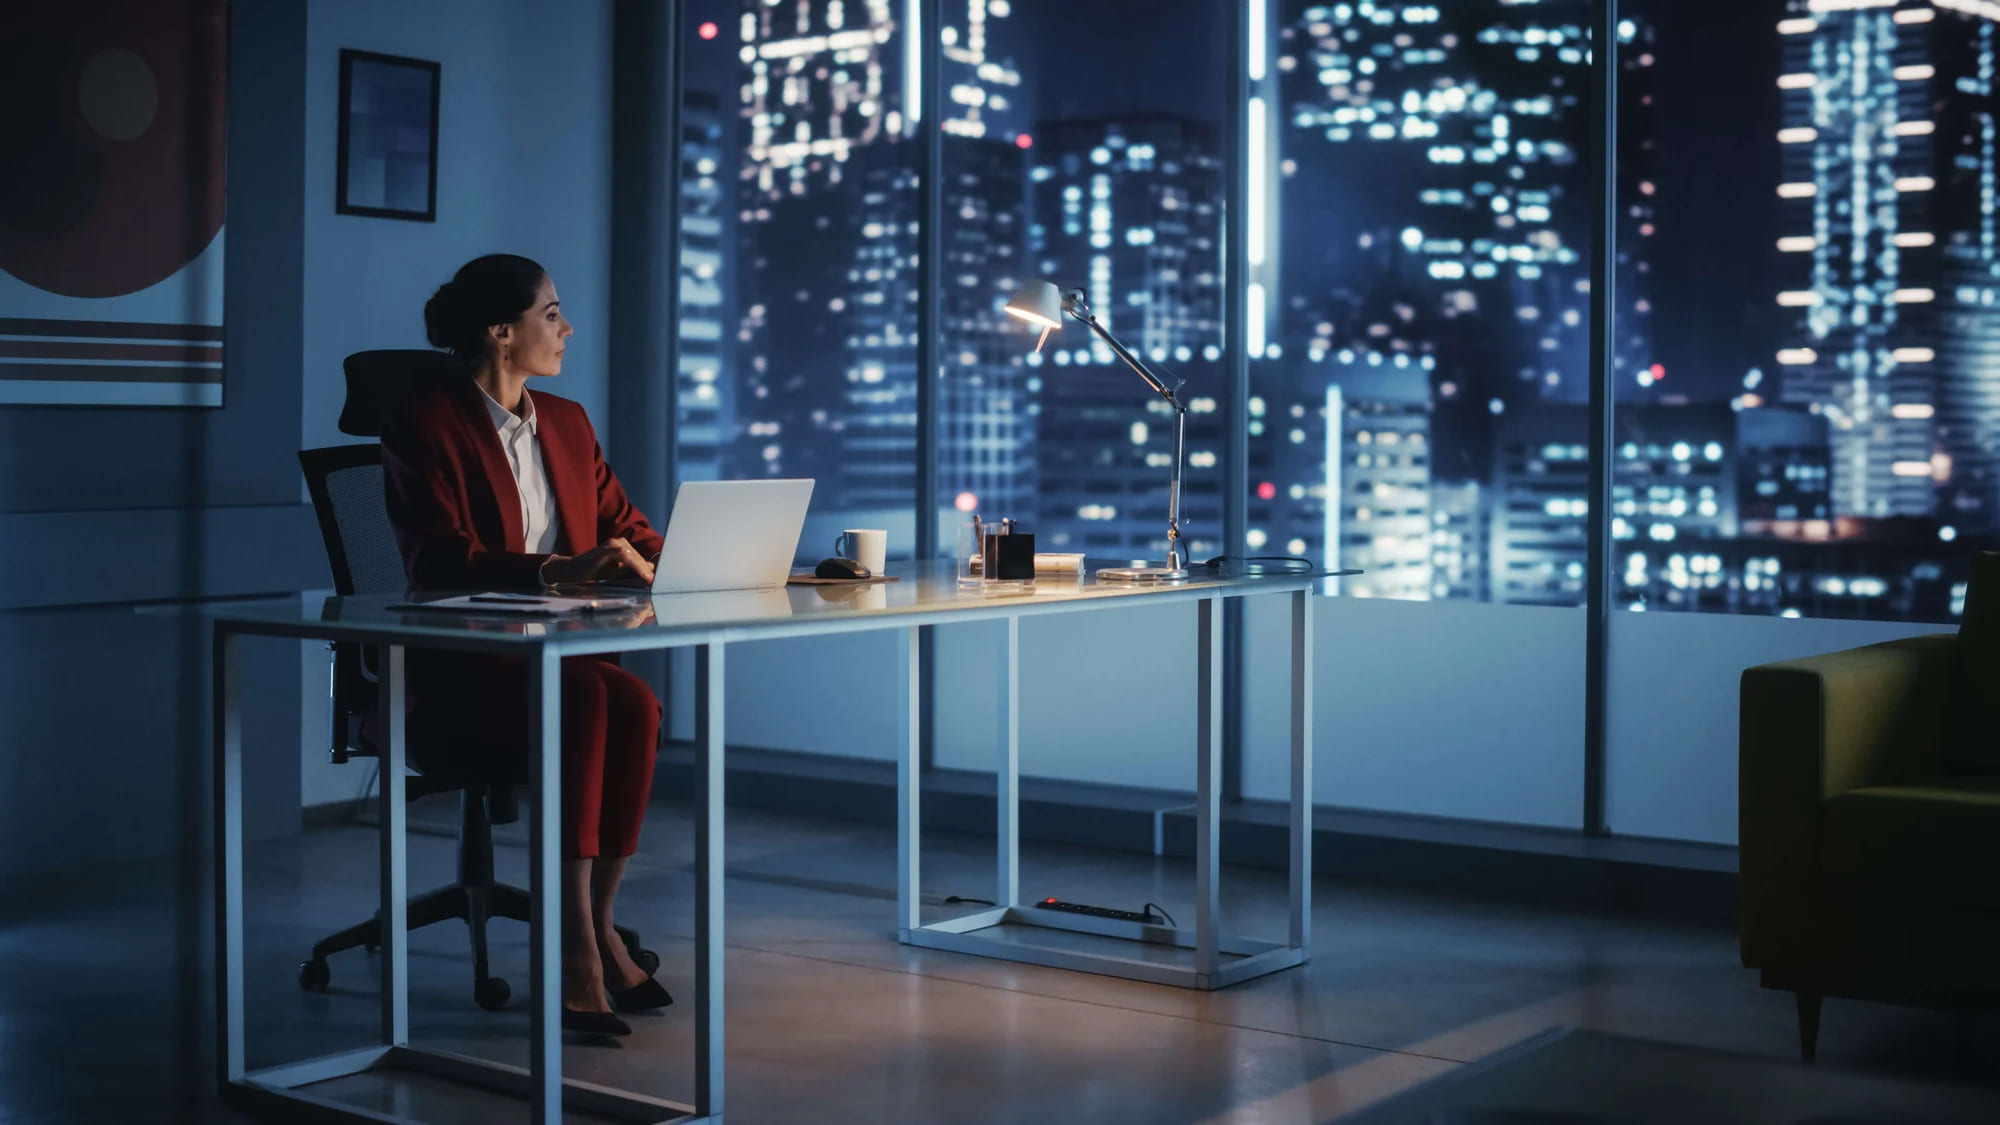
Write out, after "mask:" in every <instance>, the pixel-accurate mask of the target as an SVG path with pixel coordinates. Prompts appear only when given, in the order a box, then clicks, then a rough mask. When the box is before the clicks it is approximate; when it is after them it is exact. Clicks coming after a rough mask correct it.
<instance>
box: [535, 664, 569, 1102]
mask: <svg viewBox="0 0 2000 1125" xmlns="http://www.w3.org/2000/svg"><path fill="white" fill-rule="evenodd" d="M528 714H529V723H528V730H529V732H530V735H531V742H530V745H531V750H530V751H529V753H530V758H529V762H528V787H529V801H528V804H529V809H530V812H529V814H528V976H529V978H530V980H531V981H532V982H533V983H532V986H531V987H530V989H529V991H528V997H529V998H528V1107H529V1115H530V1116H529V1119H530V1120H531V1121H532V1122H533V1123H534V1125H561V1123H562V1013H561V1011H560V1009H561V1007H562V874H561V871H560V868H559V867H558V864H559V862H560V860H561V849H560V847H559V841H560V840H561V839H562V657H560V656H558V655H556V654H555V653H553V652H550V651H548V650H547V649H544V650H542V651H541V652H540V653H539V654H537V655H535V656H532V657H530V658H529V659H528Z"/></svg>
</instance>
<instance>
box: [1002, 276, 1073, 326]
mask: <svg viewBox="0 0 2000 1125" xmlns="http://www.w3.org/2000/svg"><path fill="white" fill-rule="evenodd" d="M1062 308H1063V303H1062V293H1061V292H1060V291H1059V290H1057V289H1056V286H1055V283H1054V282H1052V281H1041V280H1036V281H1029V282H1026V283H1024V284H1023V285H1022V286H1021V287H1020V288H1019V289H1016V290H1014V295H1013V296H1012V297H1009V298H1007V314H1008V315H1009V316H1015V317H1019V318H1020V319H1022V320H1025V321H1027V322H1028V323H1029V324H1032V325H1034V326H1035V327H1037V328H1040V329H1042V330H1043V331H1047V330H1049V329H1051V328H1061V327H1062Z"/></svg>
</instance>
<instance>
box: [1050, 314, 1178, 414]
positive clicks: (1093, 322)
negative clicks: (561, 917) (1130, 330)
mask: <svg viewBox="0 0 2000 1125" xmlns="http://www.w3.org/2000/svg"><path fill="white" fill-rule="evenodd" d="M1063 311H1064V312H1066V313H1068V314H1069V315H1070V317H1071V318H1072V319H1074V320H1076V321H1077V322H1078V323H1081V324H1083V325H1085V326H1086V327H1088V328H1089V329H1090V330H1091V331H1092V332H1095V333H1097V337H1098V339H1100V340H1103V341H1104V345H1105V346H1106V347H1108V348H1110V349H1111V354H1112V355H1115V356H1117V357H1118V358H1119V359H1121V360H1123V361H1124V362H1125V366H1127V367H1129V368H1131V369H1132V370H1133V371H1134V372H1137V373H1138V376H1139V378H1141V379H1144V380H1145V381H1146V385H1147V386H1149V387H1151V388H1153V393H1155V394H1157V395H1159V396H1160V397H1161V398H1163V399H1166V400H1167V401H1168V402H1169V403H1171V404H1173V408H1174V412H1175V413H1176V414H1185V413H1187V407H1185V406H1183V405H1181V400H1180V397H1179V396H1177V395H1176V394H1174V390H1175V388H1174V387H1169V386H1167V382H1166V380H1164V379H1162V378H1160V377H1159V376H1158V375H1155V374H1154V373H1153V369H1152V368H1150V367H1147V366H1146V364H1145V363H1144V362H1143V361H1141V360H1140V359H1139V357H1138V356H1136V355H1133V354H1132V352H1131V351H1130V349H1128V348H1126V347H1125V345H1124V344H1121V343H1119V342H1118V337H1116V336H1113V335H1112V334H1111V330H1110V329H1108V328H1106V327H1104V326H1103V325H1102V324H1099V323H1098V322H1097V316H1096V314H1094V313H1092V312H1091V311H1090V306H1088V305H1086V304H1084V303H1083V297H1082V296H1081V294H1079V293H1077V292H1076V291H1074V290H1072V291H1071V294H1070V295H1068V296H1065V297H1064V298H1063Z"/></svg>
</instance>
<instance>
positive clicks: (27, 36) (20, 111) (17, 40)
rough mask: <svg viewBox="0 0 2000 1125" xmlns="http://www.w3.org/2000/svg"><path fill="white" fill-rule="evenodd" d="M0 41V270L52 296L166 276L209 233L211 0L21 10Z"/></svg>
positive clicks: (215, 109)
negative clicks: (2, 111)
mask: <svg viewBox="0 0 2000 1125" xmlns="http://www.w3.org/2000/svg"><path fill="white" fill-rule="evenodd" d="M26 8H27V10H26V11H25V12H23V11H19V10H18V9H17V10H16V11H15V12H13V13H11V14H10V15H9V17H8V22H9V23H10V24H11V25H12V27H11V29H10V33H9V34H8V35H7V37H6V38H5V39H4V40H0V105H5V106H7V107H8V110H9V112H8V115H7V120H6V122H5V123H4V124H0V269H4V270H6V271H7V272H8V273H10V274H12V275H14V276H15V277H17V278H20V279H21V280H22V281H25V282H27V283H28V284H29V285H33V286H35V287H36V288H39V289H46V290H48V291H50V292H53V293H59V294H61V295H63V296H66V297H116V296H120V295H122V294H126V293H133V292H137V291H138V290H141V289H144V288H146V287H148V286H150V285H154V284H157V283H158V282H160V281H163V280H165V279H167V278H169V277H172V276H173V275H174V274H175V273H176V272H177V271H179V270H180V269H181V268H182V267H183V266H186V265H187V264H188V263H189V262H191V261H193V260H194V259H195V257H196V256H198V255H199V254H200V253H201V252H202V250H203V249H204V248H206V247H207V246H208V244H209V243H210V242H211V241H213V240H214V238H215V234H216V232H217V231H218V230H220V229H221V228H222V206H223V157H224V144H223V121H224V104H223V103H224V99H223V96H222V91H223V82H224V78H223V76H224V74H225V64H226V61H227V45H228V38H227V20H226V16H225V13H226V11H227V9H226V6H225V0H169V2H163V0H96V2H94V3H89V4H76V3H68V2H60V0H28V3H27V5H26Z"/></svg>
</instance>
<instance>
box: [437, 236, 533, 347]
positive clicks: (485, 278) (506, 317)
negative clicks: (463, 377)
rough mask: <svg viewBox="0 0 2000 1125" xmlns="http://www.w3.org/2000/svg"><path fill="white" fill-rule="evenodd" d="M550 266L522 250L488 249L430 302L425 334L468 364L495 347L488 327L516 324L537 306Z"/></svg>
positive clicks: (460, 271) (466, 264)
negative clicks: (491, 251)
mask: <svg viewBox="0 0 2000 1125" xmlns="http://www.w3.org/2000/svg"><path fill="white" fill-rule="evenodd" d="M546 276H548V271H546V270H544V269H542V267H541V264H540V263H538V262H536V261H535V260H533V259H532V258H523V257H521V256H520V255H519V254H488V255H486V256H484V257H480V258H474V259H472V260H471V261H469V262H467V263H465V265H463V266H461V267H459V270H458V272H457V273H455V274H453V275H452V278H451V280H450V281H447V282H445V283H444V284H443V285H440V286H438V291H437V292H436V293H433V294H432V295H431V299H430V300H428V301H426V302H424V336H425V337H426V338H427V339H429V340H430V342H431V346H432V347H434V348H443V349H444V350H446V351H448V352H450V353H451V354H452V358H454V359H456V360H458V361H459V362H460V363H462V364H466V365H468V366H470V365H473V364H476V363H478V362H480V361H481V360H482V359H484V358H485V355H486V353H487V352H488V351H489V350H490V349H491V346H492V345H491V343H490V340H491V337H489V336H488V335H487V333H486V330H487V329H489V328H491V327H493V326H494V325H496V324H512V323H514V322H515V321H517V320H519V319H521V314H522V313H525V312H527V311H528V310H529V309H530V308H533V307H534V304H535V294H536V292H537V291H538V290H539V289H540V288H541V285H542V279H543V278H544V277H546Z"/></svg>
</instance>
